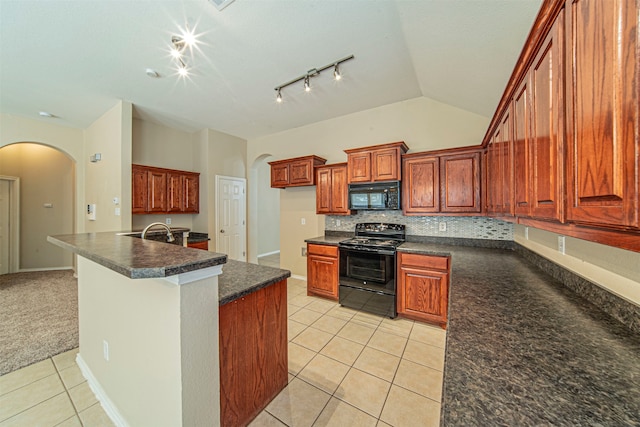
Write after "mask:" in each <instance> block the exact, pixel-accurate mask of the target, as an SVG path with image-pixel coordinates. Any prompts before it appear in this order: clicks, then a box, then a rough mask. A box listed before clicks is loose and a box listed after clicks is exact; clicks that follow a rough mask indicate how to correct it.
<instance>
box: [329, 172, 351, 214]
mask: <svg viewBox="0 0 640 427" xmlns="http://www.w3.org/2000/svg"><path fill="white" fill-rule="evenodd" d="M331 212H332V213H333V214H334V215H349V214H351V211H350V210H349V194H348V187H347V166H346V165H343V166H335V167H333V168H331Z"/></svg>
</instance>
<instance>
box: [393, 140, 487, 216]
mask: <svg viewBox="0 0 640 427" xmlns="http://www.w3.org/2000/svg"><path fill="white" fill-rule="evenodd" d="M480 156H481V151H480V149H472V150H469V149H468V148H465V149H462V150H461V149H452V150H444V151H431V152H423V153H411V154H405V155H404V156H402V169H403V172H402V173H403V175H404V179H403V180H402V210H403V213H404V214H405V215H424V214H432V213H441V214H442V213H444V214H461V213H466V214H473V213H479V212H482V199H481V187H482V183H481V178H482V174H481V173H480Z"/></svg>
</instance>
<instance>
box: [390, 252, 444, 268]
mask: <svg viewBox="0 0 640 427" xmlns="http://www.w3.org/2000/svg"><path fill="white" fill-rule="evenodd" d="M400 265H401V266H414V267H426V268H433V269H436V270H449V257H444V256H434V255H421V254H407V253H403V252H400Z"/></svg>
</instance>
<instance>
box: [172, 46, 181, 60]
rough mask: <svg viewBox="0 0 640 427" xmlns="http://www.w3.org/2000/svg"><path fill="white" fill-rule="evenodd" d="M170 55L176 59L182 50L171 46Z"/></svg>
mask: <svg viewBox="0 0 640 427" xmlns="http://www.w3.org/2000/svg"><path fill="white" fill-rule="evenodd" d="M171 56H172V57H174V58H175V59H178V58H180V57H181V56H182V52H180V51H179V50H178V49H176V48H175V47H174V48H171Z"/></svg>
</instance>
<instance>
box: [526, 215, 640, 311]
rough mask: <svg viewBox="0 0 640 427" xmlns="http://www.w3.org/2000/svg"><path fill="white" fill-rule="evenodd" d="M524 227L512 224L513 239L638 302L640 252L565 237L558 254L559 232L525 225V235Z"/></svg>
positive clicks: (611, 290) (628, 299)
mask: <svg viewBox="0 0 640 427" xmlns="http://www.w3.org/2000/svg"><path fill="white" fill-rule="evenodd" d="M526 228H527V227H525V226H523V225H516V226H515V228H514V240H515V241H516V242H517V243H519V244H521V245H522V246H524V247H526V248H528V249H530V250H532V251H534V252H536V253H538V254H539V255H541V256H543V257H545V258H547V259H549V260H551V261H553V262H555V263H556V264H558V265H561V266H563V267H565V268H566V269H567V270H570V271H573V272H574V273H576V274H577V275H579V276H581V277H584V278H585V279H587V280H590V281H591V282H594V283H596V284H598V285H600V286H601V287H603V288H605V289H607V290H609V291H610V292H612V293H614V294H616V295H618V296H620V297H622V298H624V299H626V300H627V301H630V302H632V303H634V304H636V305H640V267H639V266H640V253H638V252H632V251H627V250H624V249H619V248H613V247H611V246H605V245H601V244H599V243H594V242H588V241H586V240H581V239H576V238H573V237H565V253H564V254H562V253H560V252H559V251H558V237H560V235H559V234H555V233H551V232H548V231H544V230H539V229H536V228H533V227H528V236H525V229H526Z"/></svg>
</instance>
